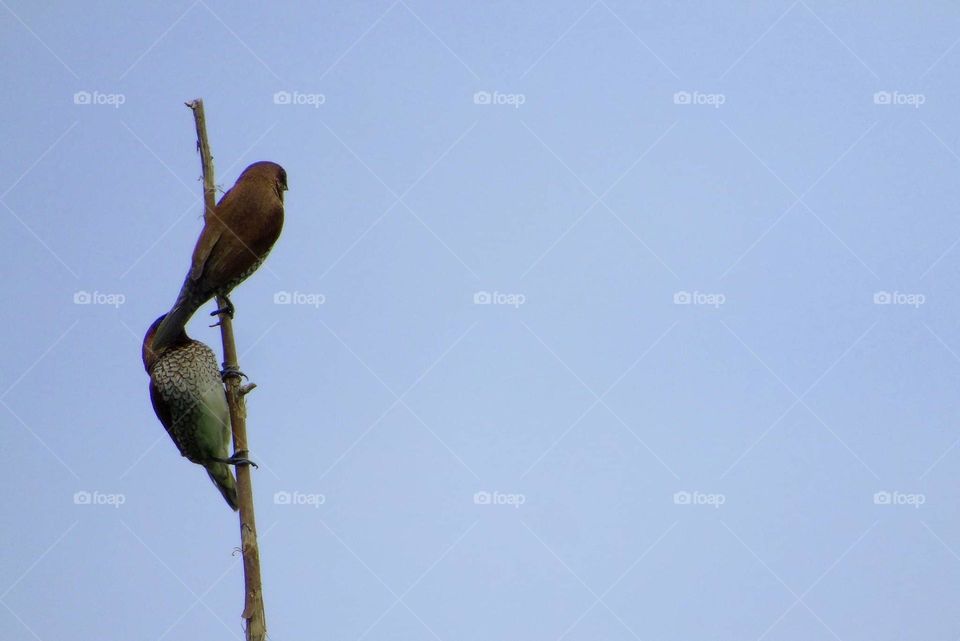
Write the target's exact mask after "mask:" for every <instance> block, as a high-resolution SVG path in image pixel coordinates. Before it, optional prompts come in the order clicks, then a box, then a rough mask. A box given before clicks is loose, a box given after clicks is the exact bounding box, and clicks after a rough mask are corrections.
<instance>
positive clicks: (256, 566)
mask: <svg viewBox="0 0 960 641" xmlns="http://www.w3.org/2000/svg"><path fill="white" fill-rule="evenodd" d="M186 105H187V106H188V107H190V109H191V110H193V118H194V121H195V122H196V126H197V147H198V149H199V151H200V160H201V163H202V166H203V203H204V213H203V216H204V220H207V219H208V218H209V217H210V216H212V215H214V208H215V206H216V187H215V184H214V179H213V156H212V154H211V153H210V143H209V141H208V139H207V124H206V118H205V116H204V112H203V100H201V99H199V98H198V99H196V100H193V101H191V102H188V103H186ZM217 305H218V306H219V309H224V308H225V307H226V306H227V304H226V301H225V300H223V299H222V298H221V297H219V296H218V297H217ZM220 338H221V341H222V343H223V367H224V369H225V370H229V369H233V370H235V371H239V369H240V366H239V363H238V358H237V345H236V342H235V341H234V338H233V321H232V320H231V319H230V317H229V316H228V315H227V314H220ZM224 385H225V387H226V393H227V404H228V405H229V406H230V424H231V426H232V428H233V451H234V453H235V454H239V455H241V456H246V455H247V452H248V447H247V407H246V403H245V401H244V395H245V394H246V393H247V392H249V391H250V390H251V389H253V386H252V385H247V386H245V387H242V386H241V385H240V377H238V376H231V377H229V378H227V379H226V381H225V382H224ZM236 470H237V503H238V505H239V508H240V510H239V511H240V545H241V548H240V549H241V553H242V555H243V582H244V601H243V613H242V614H241V616H242V617H243V618H244V619H245V624H246V625H245V626H244V628H245V631H246V638H247V641H264V640H265V639H266V637H267V622H266V617H265V615H264V611H263V586H262V583H261V577H260V548H259V546H258V545H257V523H256V517H255V515H254V511H253V484H252V482H251V478H250V466H248V465H238V466H236Z"/></svg>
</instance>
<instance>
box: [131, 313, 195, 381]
mask: <svg viewBox="0 0 960 641" xmlns="http://www.w3.org/2000/svg"><path fill="white" fill-rule="evenodd" d="M166 317H167V315H166V314H164V315H163V316H161V317H160V318H158V319H157V320H155V321H153V324H151V325H150V328H149V329H147V333H146V334H145V335H144V337H143V345H142V346H141V347H140V357H141V358H142V359H143V368H144V369H145V370H147V373H148V374H149V373H150V370H151V369H152V368H153V366H154V364H155V363H156V362H157V361H158V360H159V359H160V356H162V355H163V352H164V351H166V350H167V349H169V347H167V348H164V349H161V350H160V351H156V350H154V349H153V336H154V334H156V333H157V328H158V327H160V323H162V322H163V319H164V318H166ZM189 341H190V337H189V336H187V332H186V331H185V330H180V334H179V335H177V337H176V338H175V339H174V341H173V344H172V345H170V347H173V346H176V345H180V344H183V343H186V342H189Z"/></svg>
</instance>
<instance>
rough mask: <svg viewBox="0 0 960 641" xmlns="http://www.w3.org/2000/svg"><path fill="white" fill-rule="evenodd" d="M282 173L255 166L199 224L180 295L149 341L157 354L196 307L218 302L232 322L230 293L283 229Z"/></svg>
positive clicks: (284, 183) (264, 164)
mask: <svg viewBox="0 0 960 641" xmlns="http://www.w3.org/2000/svg"><path fill="white" fill-rule="evenodd" d="M286 189H287V172H286V171H285V170H284V169H283V167H281V166H280V165H278V164H276V163H273V162H267V161H263V162H255V163H253V164H252V165H250V166H249V167H247V168H246V169H244V170H243V173H242V174H240V177H239V178H237V182H236V184H235V185H234V186H233V188H232V189H230V191H228V192H227V193H226V194H224V195H223V198H221V199H220V202H219V203H217V206H216V208H215V209H214V211H212V212H210V213H209V215H208V217H207V218H206V219H205V220H204V224H203V231H201V232H200V238H199V239H198V240H197V245H196V247H194V248H193V261H192V263H191V265H190V271H189V272H188V273H187V277H186V278H185V279H184V281H183V286H182V287H181V288H180V294H179V295H178V296H177V301H176V302H175V303H174V304H173V308H172V309H171V310H170V312H169V313H168V314H167V318H166V320H165V321H164V322H163V323H162V324H161V325H160V328H159V329H158V330H157V335H156V337H155V339H154V340H155V341H156V343H155V344H156V346H157V347H158V348H161V347H164V346H166V345H169V344H170V342H171V341H173V340H174V338H175V337H176V336H177V334H178V333H179V332H180V331H181V330H183V329H184V327H186V324H187V321H189V320H190V317H191V316H193V314H194V312H196V311H197V310H198V309H199V308H200V306H201V305H203V304H204V303H206V302H207V301H208V300H210V299H211V298H213V297H214V296H222V297H223V298H224V299H225V300H226V302H227V306H226V307H225V308H224V309H218V310H217V311H215V312H213V313H212V314H211V316H215V315H217V314H219V313H223V312H226V313H227V314H229V315H230V317H231V318H233V311H234V308H233V303H231V302H230V299H229V298H228V297H227V296H228V295H229V294H230V291H231V290H232V289H233V288H234V287H236V286H237V285H239V284H240V283H241V282H243V280H244V279H245V278H247V277H248V276H250V274H252V273H253V272H255V271H256V269H257V268H258V267H259V266H260V265H261V264H262V263H263V261H264V260H265V259H266V257H267V254H269V253H270V249H271V248H272V247H273V244H274V243H275V242H276V241H277V238H278V237H279V236H280V230H281V229H282V228H283V192H284V191H286Z"/></svg>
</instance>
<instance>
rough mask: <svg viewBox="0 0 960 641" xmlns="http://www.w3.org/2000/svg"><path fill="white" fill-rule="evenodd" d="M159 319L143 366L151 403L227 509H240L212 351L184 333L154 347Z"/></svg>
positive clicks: (223, 398)
mask: <svg viewBox="0 0 960 641" xmlns="http://www.w3.org/2000/svg"><path fill="white" fill-rule="evenodd" d="M163 319H164V317H163V316H161V317H160V318H158V319H157V320H155V321H154V322H153V324H152V325H150V329H148V330H147V334H146V336H144V337H143V346H142V348H141V356H142V357H143V367H144V369H146V370H147V373H148V374H149V375H150V402H151V403H152V404H153V411H154V412H155V413H156V415H157V418H159V419H160V422H161V423H162V424H163V427H164V428H165V429H166V430H167V434H169V435H170V438H171V439H173V442H174V444H175V445H176V446H177V449H178V450H180V454H182V455H183V456H185V457H187V458H188V459H189V460H190V461H191V462H193V463H197V464H198V465H202V466H203V467H204V468H206V470H207V474H208V475H210V480H212V481H213V483H214V485H216V486H217V489H218V490H220V493H221V494H222V495H223V498H224V499H226V501H227V504H228V505H229V506H230V507H231V508H232V509H234V510H236V509H237V485H236V481H235V480H234V478H233V474H232V473H231V472H230V468H229V467H228V466H229V465H236V464H242V463H248V462H249V461H247V460H246V459H245V458H241V457H230V456H229V447H230V411H229V408H228V406H227V397H226V394H225V393H224V391H223V383H222V381H221V379H220V370H219V369H218V368H217V359H216V357H215V356H214V353H213V350H212V349H210V348H209V347H207V346H206V345H204V344H203V343H201V342H200V341H195V340H193V339H192V338H190V337H189V336H187V334H186V332H184V331H183V329H181V330H180V331H179V332H178V334H177V335H176V336H175V337H174V340H173V341H172V342H171V344H170V345H169V346H167V347H165V348H163V349H159V350H158V349H156V348H154V347H153V338H154V335H155V333H156V331H157V328H158V327H159V326H160V323H161V322H162V321H163Z"/></svg>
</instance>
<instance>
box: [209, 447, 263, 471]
mask: <svg viewBox="0 0 960 641" xmlns="http://www.w3.org/2000/svg"><path fill="white" fill-rule="evenodd" d="M247 454H249V452H247V451H246V450H240V451H238V452H235V453H234V455H233V456H231V457H230V458H218V459H214V460H215V461H217V462H219V463H226V464H227V465H252V466H253V467H255V468H257V469H259V468H260V466H259V465H257V464H256V463H254V462H253V461H251V460H250V459H248V458H247Z"/></svg>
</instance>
